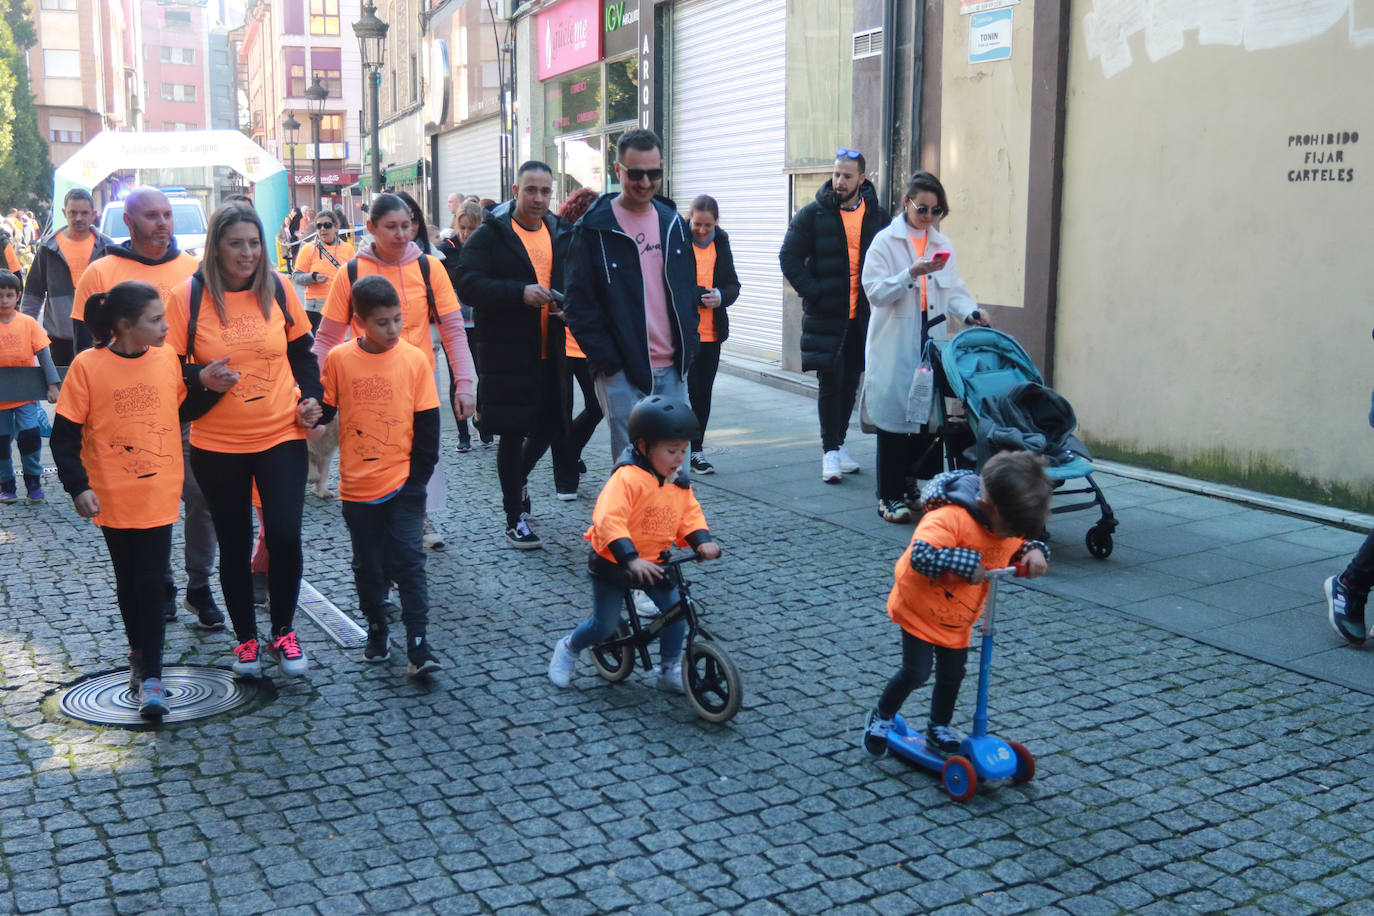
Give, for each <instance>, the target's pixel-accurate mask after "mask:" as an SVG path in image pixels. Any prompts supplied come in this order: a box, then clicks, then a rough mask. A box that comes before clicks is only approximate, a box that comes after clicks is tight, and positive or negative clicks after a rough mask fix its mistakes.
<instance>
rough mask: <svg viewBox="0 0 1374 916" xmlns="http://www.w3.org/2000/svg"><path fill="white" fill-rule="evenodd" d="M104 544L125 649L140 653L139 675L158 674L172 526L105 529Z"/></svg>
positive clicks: (160, 664)
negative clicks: (107, 550)
mask: <svg viewBox="0 0 1374 916" xmlns="http://www.w3.org/2000/svg"><path fill="white" fill-rule="evenodd" d="M100 532H101V534H103V535H105V546H106V547H108V548H109V549H110V563H111V564H112V565H113V566H114V575H115V597H116V600H118V602H119V616H120V617H122V618H124V636H125V637H126V638H127V639H128V640H129V648H130V649H132V650H134V651H135V652H138V653H139V654H141V655H142V656H143V676H144V677H145V678H146V677H157V678H160V677H162V637H163V628H164V627H165V623H164V622H163V617H162V614H163V610H164V609H165V608H166V606H167V589H166V585H165V584H164V582H163V574H164V573H166V571H167V564H168V563H169V562H170V561H171V557H172V526H171V525H161V526H159V527H157V528H106V527H103V526H102V527H101V529H100Z"/></svg>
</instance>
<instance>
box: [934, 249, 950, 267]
mask: <svg viewBox="0 0 1374 916" xmlns="http://www.w3.org/2000/svg"><path fill="white" fill-rule="evenodd" d="M930 259H931V260H932V261H934V262H935V269H936V270H939V269H941V268H942V267H944V266H945V262H946V261H948V260H949V252H948V251H937V252H935V253H934V254H933V255H931V256H930Z"/></svg>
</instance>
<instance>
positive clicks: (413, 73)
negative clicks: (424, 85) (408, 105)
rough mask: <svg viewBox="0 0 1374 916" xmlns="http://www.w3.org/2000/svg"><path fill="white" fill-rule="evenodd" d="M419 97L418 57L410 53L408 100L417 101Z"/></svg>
mask: <svg viewBox="0 0 1374 916" xmlns="http://www.w3.org/2000/svg"><path fill="white" fill-rule="evenodd" d="M419 99H420V59H419V58H418V57H416V56H415V55H414V54H412V55H410V100H411V101H412V102H417V101H419Z"/></svg>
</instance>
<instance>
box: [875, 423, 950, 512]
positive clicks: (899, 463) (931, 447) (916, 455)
mask: <svg viewBox="0 0 1374 916" xmlns="http://www.w3.org/2000/svg"><path fill="white" fill-rule="evenodd" d="M943 459H944V452H943V451H942V450H941V448H940V446H939V444H938V443H937V442H936V441H935V434H934V433H890V432H887V431H886V430H882V429H880V430H878V498H879V499H904V498H906V496H907V486H906V480H907V475H908V474H910V475H911V476H913V477H915V478H916V479H918V480H930V479H931V478H932V477H934V476H935V475H936V474H939V473H940V472H941V471H942V470H944V462H943ZM913 465H914V467H913ZM915 495H916V496H920V494H919V493H917V494H915Z"/></svg>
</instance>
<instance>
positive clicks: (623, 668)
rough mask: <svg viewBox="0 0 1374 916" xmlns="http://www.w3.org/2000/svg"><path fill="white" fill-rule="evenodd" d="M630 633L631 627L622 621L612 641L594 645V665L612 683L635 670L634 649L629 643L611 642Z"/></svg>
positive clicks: (597, 671)
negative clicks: (612, 643) (614, 643)
mask: <svg viewBox="0 0 1374 916" xmlns="http://www.w3.org/2000/svg"><path fill="white" fill-rule="evenodd" d="M629 635H630V628H629V627H627V626H626V625H625V624H624V623H621V624H620V626H619V627H617V628H616V631H615V636H613V637H611V640H610V641H608V642H603V643H598V644H596V645H595V646H592V666H593V667H594V668H596V673H597V674H599V675H601V676H602V677H603V678H605V679H606V680H608V681H610V682H611V683H612V684H614V683H617V682H618V681H623V680H625V678H627V677H629V676H630V672H632V671H634V670H635V653H634V649H633V648H632V647H631V646H630V645H629V644H628V643H627V644H625V645H621V646H613V645H610V644H609V643H610V642H613V641H615V640H618V639H624V638H625V637H626V636H629Z"/></svg>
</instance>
